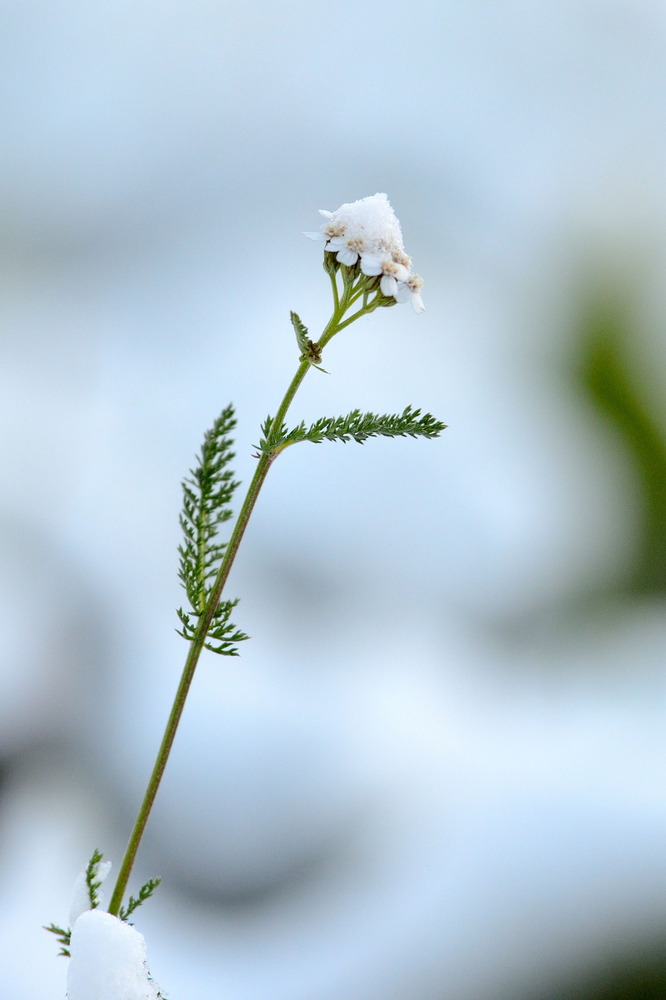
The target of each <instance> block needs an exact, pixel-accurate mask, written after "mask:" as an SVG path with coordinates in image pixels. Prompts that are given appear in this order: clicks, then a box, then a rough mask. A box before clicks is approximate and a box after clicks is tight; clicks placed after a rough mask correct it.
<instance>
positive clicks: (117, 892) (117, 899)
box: [109, 281, 363, 916]
mask: <svg viewBox="0 0 666 1000" xmlns="http://www.w3.org/2000/svg"><path fill="white" fill-rule="evenodd" d="M336 287H337V286H336ZM354 293H355V294H354ZM357 298H358V286H357V285H354V284H353V283H352V282H349V281H345V282H344V284H343V292H342V295H341V297H339V298H338V296H337V295H336V296H335V297H334V309H333V315H332V316H331V319H330V320H329V322H328V324H327V325H326V327H325V329H324V332H323V333H322V336H321V337H320V340H319V343H320V345H321V347H322V348H323V347H324V346H325V345H326V344H327V343H328V342H329V340H330V339H331V338H332V337H333V336H335V334H336V333H337V332H338V330H340V329H342V327H343V326H347V325H348V324H347V322H345V323H343V322H342V317H343V315H344V313H345V312H346V311H347V309H348V308H349V306H350V305H351V304H352V303H353V302H354V301H355V300H356V299H357ZM362 312H363V310H360V311H359V312H358V313H355V314H354V318H357V316H359V315H361V313H362ZM309 368H310V363H309V361H302V362H301V364H300V365H299V366H298V369H297V371H296V374H295V375H294V377H293V379H292V380H291V382H290V384H289V387H288V389H287V391H286V393H285V394H284V398H283V400H282V402H281V403H280V406H279V407H278V410H277V413H276V414H275V417H273V419H272V421H271V424H270V427H269V428H268V432H267V438H268V440H270V438H271V436H275V438H276V439H277V438H278V437H279V434H280V430H281V428H282V424H283V422H284V418H285V416H286V414H287V410H288V409H289V407H290V405H291V403H292V401H293V399H294V396H295V395H296V393H297V391H298V389H299V387H300V385H301V383H302V381H303V379H304V378H305V376H306V374H307V372H308V370H309ZM280 451H281V448H280V447H276V448H275V449H274V450H272V451H269V452H267V453H265V454H262V455H261V456H260V457H259V460H258V462H257V467H256V469H255V472H254V476H253V477H252V480H251V482H250V485H249V487H248V490H247V493H246V495H245V499H244V500H243V504H242V506H241V509H240V511H239V513H238V518H237V519H236V523H235V525H234V529H233V531H232V533H231V537H230V538H229V542H228V544H227V546H226V549H225V552H224V557H223V559H222V562H221V565H220V569H219V571H218V574H217V577H216V579H215V584H214V586H213V589H212V591H211V595H210V598H209V599H208V602H207V604H206V607H205V609H204V611H203V613H202V614H201V617H200V618H199V624H198V626H197V629H196V632H195V634H194V636H193V638H192V640H191V642H190V648H189V651H188V654H187V659H186V660H185V666H184V667H183V672H182V675H181V678H180V682H179V684H178V688H177V690H176V695H175V698H174V701H173V705H172V707H171V712H170V714H169V718H168V720H167V724H166V727H165V730H164V735H163V737H162V742H161V744H160V748H159V750H158V753H157V758H156V760H155V765H154V767H153V771H152V774H151V776H150V779H149V781H148V786H147V788H146V792H145V795H144V797H143V801H142V803H141V807H140V809H139V812H138V815H137V817H136V821H135V823H134V827H133V829H132V832H131V834H130V838H129V841H128V844H127V848H126V850H125V855H124V857H123V860H122V863H121V865H120V870H119V872H118V878H117V879H116V885H115V888H114V890H113V895H112V896H111V901H110V903H109V913H111V914H114V915H115V916H117V915H118V912H119V911H120V907H121V906H122V901H123V897H124V895H125V891H126V889H127V883H128V881H129V877H130V874H131V871H132V867H133V865H134V861H135V859H136V855H137V851H138V849H139V844H140V843H141V838H142V837H143V834H144V831H145V829H146V824H147V822H148V817H149V816H150V812H151V810H152V807H153V803H154V802H155V797H156V795H157V790H158V788H159V786H160V782H161V781H162V776H163V774H164V769H165V768H166V765H167V761H168V759H169V754H170V752H171V748H172V746H173V741H174V738H175V736H176V731H177V729H178V724H179V722H180V718H181V716H182V714H183V708H184V707H185V701H186V699H187V695H188V692H189V690H190V685H191V683H192V678H193V677H194V672H195V670H196V668H197V664H198V662H199V657H200V656H201V651H202V649H203V648H204V643H205V641H206V636H207V635H208V629H209V628H210V625H211V622H212V620H213V616H214V614H215V611H216V609H217V606H218V604H219V603H220V599H221V596H222V591H223V589H224V586H225V584H226V582H227V579H228V577H229V573H230V572H231V567H232V566H233V563H234V559H235V558H236V553H237V552H238V548H239V546H240V543H241V541H242V539H243V535H244V534H245V529H246V527H247V524H248V521H249V520H250V516H251V514H252V511H253V510H254V505H255V503H256V501H257V497H258V496H259V492H260V490H261V487H262V486H263V484H264V481H265V479H266V476H267V475H268V470H269V469H270V467H271V465H272V463H273V461H274V460H275V458H276V457H277V455H278V454H279V452H280Z"/></svg>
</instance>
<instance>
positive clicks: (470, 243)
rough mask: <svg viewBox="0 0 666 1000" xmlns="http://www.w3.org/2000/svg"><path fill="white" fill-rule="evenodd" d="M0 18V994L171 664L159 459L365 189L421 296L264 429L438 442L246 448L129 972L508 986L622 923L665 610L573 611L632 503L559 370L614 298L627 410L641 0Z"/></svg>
mask: <svg viewBox="0 0 666 1000" xmlns="http://www.w3.org/2000/svg"><path fill="white" fill-rule="evenodd" d="M1 39H2V48H3V53H2V58H1V60H0V65H1V66H2V85H1V86H2V104H3V108H4V110H3V112H2V118H1V121H2V140H1V150H2V151H1V153H0V156H1V161H2V170H1V171H0V205H1V216H2V225H1V229H0V253H1V255H2V302H1V310H2V351H1V353H2V362H1V365H0V406H1V408H2V428H3V430H2V438H1V440H2V444H1V446H0V447H1V452H0V454H1V455H2V470H3V476H2V484H1V486H0V490H1V492H0V546H1V550H2V553H3V555H2V577H1V583H0V586H1V588H2V591H1V593H2V602H1V603H0V607H1V609H2V610H1V611H0V614H2V621H1V626H2V628H1V634H0V643H1V646H0V654H1V657H2V659H1V662H0V751H1V752H2V755H3V758H2V759H3V761H4V769H3V771H2V775H3V777H4V783H3V785H2V787H1V791H2V793H3V794H2V797H1V798H0V893H1V897H2V907H0V929H1V934H2V940H3V945H4V954H5V957H4V959H3V972H2V981H1V982H0V997H1V998H2V1000H4V998H7V1000H37V998H39V1000H56V998H62V996H63V995H64V989H65V986H64V977H65V963H64V962H63V960H62V959H60V960H56V959H55V958H54V957H53V956H54V954H55V948H54V945H55V940H50V939H49V936H48V935H46V934H45V933H44V932H43V931H42V930H40V924H42V923H46V922H48V921H50V920H55V921H57V922H63V921H64V922H66V921H67V914H68V900H69V894H70V891H71V887H72V884H73V881H74V878H75V876H76V874H77V872H78V871H79V869H80V868H81V867H83V865H84V864H85V861H86V859H87V857H88V856H89V854H90V852H91V851H92V849H93V848H94V847H99V848H100V849H102V850H103V851H104V852H105V854H106V855H107V856H109V857H112V858H113V860H114V861H115V862H116V864H117V863H118V861H119V859H120V856H121V854H122V850H123V847H124V842H125V839H126V837H127V835H128V831H129V828H130V825H131V822H132V819H133V813H134V810H135V808H136V804H137V801H138V798H139V796H140V794H141V789H142V785H143V782H144V779H145V777H146V775H147V772H148V770H149V767H150V764H151V760H152V754H153V752H154V748H155V747H156V744H157V741H158V739H159V735H160V732H161V728H162V725H163V721H164V718H165V716H166V712H167V711H168V706H169V703H170V699H171V696H172V693H173V690H174V688H175V684H176V679H177V676H178V673H179V670H180V666H181V663H182V658H183V654H184V646H183V643H182V641H181V640H179V639H178V638H177V637H176V636H175V634H174V632H173V629H174V627H175V616H174V613H173V608H174V607H175V605H176V604H178V603H180V601H181V595H180V590H179V587H178V583H177V580H176V574H175V570H176V553H175V549H176V545H177V543H178V530H177V514H178V509H179V504H180V488H179V481H180V478H181V477H182V475H183V474H184V473H185V472H186V470H187V468H188V466H189V465H190V464H191V463H192V459H193V455H194V452H195V451H196V450H197V449H198V447H199V443H200V439H201V436H202V433H203V430H204V429H205V428H206V427H207V426H209V425H210V424H211V422H212V420H213V418H214V417H215V416H216V415H217V413H218V412H219V410H220V409H221V408H222V407H223V406H224V405H226V403H227V402H228V400H229V399H233V400H234V402H235V404H236V406H237V409H238V417H239V428H238V460H237V469H238V473H239V475H240V476H241V477H242V478H243V479H244V480H245V481H247V479H248V477H249V475H251V471H252V468H253V459H252V444H253V443H254V442H256V440H257V437H258V430H257V428H258V424H259V421H260V420H261V419H262V418H263V417H264V416H265V415H266V413H267V412H269V410H271V409H274V408H275V406H276V403H277V401H278V400H279V398H280V396H281V393H282V392H283V390H284V387H285V386H286V383H287V380H288V379H289V378H290V377H291V373H292V371H293V369H294V364H295V361H296V345H295V341H294V338H293V333H292V331H291V328H290V325H289V322H288V313H289V310H290V309H296V310H298V311H299V313H300V314H301V316H302V318H303V320H304V321H305V322H306V323H307V324H308V325H309V326H310V327H311V330H312V332H316V331H317V329H320V328H321V326H322V324H323V323H324V322H325V320H326V318H327V316H328V311H329V307H330V304H329V291H328V281H327V279H326V277H325V275H324V274H323V271H322V270H321V251H320V248H319V247H318V246H317V245H316V244H313V243H311V242H310V241H308V240H305V239H304V238H303V237H302V235H301V233H302V231H304V230H311V229H313V228H315V227H316V226H317V225H318V222H319V216H318V215H317V210H318V209H319V208H327V209H329V210H332V209H335V208H336V207H337V206H338V205H339V204H340V203H342V202H343V201H351V200H354V199H356V198H359V197H363V196H364V195H367V194H373V193H375V192H376V191H386V192H387V193H388V195H389V198H390V199H391V201H392V204H393V206H394V208H395V210H396V212H397V214H398V216H399V218H400V220H401V222H402V225H403V230H404V233H405V242H406V247H407V250H408V252H409V253H411V254H412V256H413V258H414V265H415V268H416V270H417V271H419V272H420V273H421V274H423V276H424V278H425V280H426V285H425V290H424V299H425V303H426V307H427V311H426V313H425V314H424V315H423V316H419V317H417V316H415V315H414V314H413V312H412V311H411V309H410V308H409V306H401V307H399V308H395V309H391V310H386V311H383V312H381V313H378V314H375V315H374V316H372V317H371V318H370V319H368V320H365V321H363V322H362V323H359V324H357V325H355V326H353V327H352V328H350V329H349V330H348V331H347V333H345V335H344V336H340V337H339V338H338V339H337V340H336V341H334V343H333V344H332V345H331V347H330V349H329V351H328V352H327V355H326V359H325V366H326V368H327V369H328V370H329V371H330V372H331V374H330V376H326V375H321V374H320V373H318V372H312V373H311V375H309V376H308V380H307V382H306V385H305V387H304V389H303V391H302V393H301V394H300V395H299V397H298V399H297V401H296V404H295V406H294V411H293V412H294V417H295V418H297V419H301V418H306V419H307V418H309V417H314V416H318V415H319V414H321V413H327V414H334V413H339V412H345V411H346V410H348V409H351V408H353V407H355V406H360V407H361V408H367V409H375V410H389V411H390V410H399V409H401V408H402V407H403V406H404V405H405V404H406V403H413V404H415V405H421V406H423V407H424V408H426V409H429V410H431V411H433V412H434V413H435V414H436V415H437V416H438V417H439V418H441V419H443V420H445V421H446V422H447V423H448V424H449V425H450V427H449V429H448V430H447V431H446V432H445V434H444V435H443V437H442V438H441V439H440V440H439V441H437V442H430V443H427V442H425V443H424V442H416V443H415V442H371V443H368V444H367V445H366V446H365V447H364V448H359V447H357V446H355V445H353V444H349V445H347V446H344V447H343V446H333V445H331V446H328V447H326V446H321V447H319V448H315V447H313V446H309V445H302V446H300V447H299V448H294V449H292V450H291V451H290V452H288V453H287V454H285V455H284V456H283V457H282V458H281V459H280V461H279V462H278V463H277V464H276V466H275V468H274V470H273V471H272V472H271V476H270V478H269V481H268V484H267V487H266V490H265V493H264V494H263V495H262V497H261V500H260V503H259V506H258V508H257V511H256V517H255V519H254V521H253V523H252V526H251V529H250V530H249V532H248V535H247V539H246V544H245V545H244V547H243V550H242V553H241V556H240V558H239V560H238V563H237V566H236V568H235V569H234V574H233V579H232V584H231V586H232V590H233V593H234V594H238V595H240V596H241V598H242V601H241V604H240V606H239V608H238V615H237V620H238V623H239V625H240V626H241V627H242V628H244V629H246V630H247V631H248V632H250V633H251V634H252V636H253V639H252V642H251V643H249V644H247V645H246V646H245V647H244V648H243V649H242V658H241V659H240V660H234V661H230V660H225V661H218V660H217V659H215V658H213V657H210V658H209V659H207V660H205V661H204V662H203V663H202V666H201V670H200V673H199V675H198V676H197V678H196V682H195V685H194V688H193V691H192V698H191V703H190V704H189V705H188V708H187V711H186V716H185V719H184V722H183V729H182V732H181V734H180V735H179V739H178V742H177V744H176V747H175V750H174V757H173V761H172V763H171V765H170V769H169V773H168V776H167V779H166V781H165V784H164V787H163V789H162V792H161V794H160V798H159V802H158V808H157V810H156V814H155V816H154V820H153V822H152V824H151V827H150V833H149V837H148V839H147V841H146V844H145V847H144V850H143V852H142V855H141V859H140V865H139V869H140V870H139V871H138V872H137V873H136V874H137V880H138V878H139V877H140V876H143V877H148V876H149V875H152V874H161V875H163V876H164V879H165V884H164V887H163V888H162V889H161V890H160V892H159V897H158V899H157V900H156V901H154V902H153V903H151V904H150V905H149V906H146V907H145V909H144V911H142V912H141V913H140V915H139V919H138V926H139V928H140V929H141V930H142V932H143V933H144V934H145V936H146V938H147V941H148V946H149V952H150V956H151V966H152V970H153V972H154V975H155V977H156V978H157V980H158V981H159V982H160V983H161V984H162V985H163V986H164V988H165V989H166V991H167V992H168V994H169V996H170V997H171V998H172V1000H199V998H203V997H206V996H212V997H216V998H223V1000H226V998H229V1000H375V998H377V1000H379V998H381V1000H437V998H441V997H455V998H456V1000H467V998H469V1000H478V998H486V1000H487V998H504V997H507V998H508V997H511V998H517V997H523V996H524V997H533V996H537V995H538V996H539V997H547V996H551V995H552V996H555V995H556V993H557V988H558V983H560V982H561V981H566V980H567V977H574V978H575V977H576V976H577V975H578V974H579V973H581V972H582V971H583V970H586V969H587V968H589V967H593V966H594V963H595V962H597V961H600V960H601V959H603V958H604V957H605V956H607V955H608V954H613V953H614V952H616V953H624V951H625V950H630V949H631V946H632V942H633V941H641V940H642V939H643V938H646V939H650V938H651V937H654V936H655V935H657V934H658V933H659V932H661V933H663V930H664V923H665V921H666V903H665V899H666V895H665V894H666V846H665V845H666V802H665V800H664V778H665V777H666V753H665V744H664V723H665V722H666V702H665V695H666V678H665V674H664V665H665V662H666V623H665V621H664V615H663V604H662V603H661V600H660V599H658V598H656V597H654V595H653V596H652V597H651V598H650V599H649V600H634V601H629V600H623V601H616V602H614V603H613V604H611V605H609V607H608V608H607V610H606V612H605V613H601V612H600V611H599V608H598V607H597V610H596V613H595V614H594V615H592V614H587V613H586V612H585V610H584V608H585V600H584V598H585V596H586V595H590V594H594V593H595V592H598V591H600V590H603V589H604V587H606V586H607V584H608V583H609V581H610V582H612V581H613V580H615V579H618V578H621V576H622V572H623V567H625V566H626V565H627V563H628V561H630V559H631V557H632V551H633V548H632V547H633V545H634V542H635V538H636V533H637V530H638V528H637V524H638V518H639V510H638V497H637V493H636V489H635V484H634V481H633V479H632V472H631V467H630V465H629V464H628V463H627V461H626V460H625V456H624V455H623V453H622V452H621V450H620V449H619V448H618V447H617V442H616V438H615V437H614V435H613V433H612V431H611V430H610V429H608V428H607V427H605V426H604V425H603V422H602V421H601V420H600V418H599V417H598V415H596V414H595V413H594V412H593V410H592V409H591V407H590V406H589V405H588V403H587V402H586V401H585V399H584V398H583V396H582V394H581V393H580V392H578V391H577V390H576V388H575V386H574V383H573V381H572V378H571V369H572V366H573V363H574V359H575V356H576V351H577V346H576V342H575V336H574V333H573V331H574V329H575V325H576V315H577V313H576V310H577V308H578V305H579V298H580V294H581V290H582V289H584V288H585V287H587V286H588V285H592V286H594V287H596V283H599V284H600V285H601V286H603V285H604V284H607V285H609V286H615V287H617V286H618V285H620V286H622V285H623V283H626V284H627V286H628V287H630V288H631V290H632V292H633V293H634V294H635V300H636V302H637V303H638V304H637V306H636V313H635V316H634V324H633V328H634V330H635V338H634V340H633V342H632V350H631V364H632V366H633V369H632V370H633V371H634V373H635V375H636V377H637V378H638V379H639V381H640V382H641V384H642V386H643V390H644V392H645V394H646V397H647V398H649V399H650V400H651V405H652V407H653V409H654V412H655V413H656V414H657V415H658V417H659V419H660V420H661V421H662V428H663V422H664V420H666V410H665V408H664V402H663V384H664V380H663V372H664V366H665V361H666V358H665V353H666V344H665V341H664V336H663V330H664V319H665V318H666V302H665V301H664V291H663V290H664V267H665V264H666V236H665V232H666V229H665V223H666V179H665V178H666V155H665V154H666V128H665V124H666V121H665V118H666V115H665V112H666V89H665V86H666V72H665V65H666V64H665V59H666V8H665V7H664V5H663V4H662V3H660V2H656V0H655V2H650V0H606V2H603V0H578V2H573V0H568V2H566V0H564V2H563V0H543V2H538V3H537V2H534V3H521V2H518V0H515V2H509V0H500V2H497V3H480V2H469V0H464V2H463V0H455V2H446V3H436V2H416V3H412V4H410V5H402V4H390V3H389V4H374V3H367V2H356V3H350V2H346V0H341V2H338V3H335V4H332V3H327V4H320V3H316V2H312V0H311V2H308V3H305V2H296V3H291V4H288V5H277V4H269V3H261V2H249V3H246V4H244V5H239V4H229V3H223V2H215V3H214V2H211V0H187V2H186V0H172V2H166V0H163V2H157V0H153V2H150V0H134V2H118V0H113V2H110V0H95V2H94V3H85V2H69V3H56V2H40V0H28V2H25V3H13V4H12V3H6V4H4V5H3V6H2V33H1ZM574 608H579V610H580V609H581V608H582V610H580V613H577V614H573V613H572V609H574ZM136 885H137V881H136V880H135V882H134V883H133V888H134V889H135V890H136ZM538 991H541V992H538Z"/></svg>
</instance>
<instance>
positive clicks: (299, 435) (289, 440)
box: [259, 406, 446, 454]
mask: <svg viewBox="0 0 666 1000" xmlns="http://www.w3.org/2000/svg"><path fill="white" fill-rule="evenodd" d="M267 424H268V426H266V425H264V428H262V430H264V437H263V438H262V440H261V442H260V444H259V450H260V451H262V452H263V453H265V454H266V453H269V452H273V451H276V450H281V449H282V448H286V447H287V446H288V445H291V444H297V443H298V442H300V441H311V442H312V443H313V444H320V443H321V442H322V441H342V442H343V443H346V442H347V441H357V442H358V443H359V444H363V442H364V441H367V440H368V438H371V437H423V438H436V437H439V435H440V434H441V433H442V431H443V430H444V429H445V427H446V424H443V423H441V422H440V421H439V420H436V419H435V418H434V417H433V416H432V414H430V413H426V414H424V415H423V416H422V415H421V410H418V409H414V408H413V407H411V406H407V407H405V409H404V410H403V411H402V413H384V414H381V415H379V414H377V413H361V411H360V410H352V411H351V413H348V414H347V415H346V416H344V417H320V418H319V420H315V422H314V423H313V424H311V425H310V426H309V427H308V426H306V424H305V423H300V424H298V426H297V427H294V428H293V429H292V430H287V428H286V427H284V426H283V427H282V428H280V432H279V433H276V431H274V429H273V427H272V426H271V424H270V420H269V421H268V422H267Z"/></svg>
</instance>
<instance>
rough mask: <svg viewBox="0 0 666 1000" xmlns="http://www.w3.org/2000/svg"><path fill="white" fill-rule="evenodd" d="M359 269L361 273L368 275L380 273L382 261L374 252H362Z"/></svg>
mask: <svg viewBox="0 0 666 1000" xmlns="http://www.w3.org/2000/svg"><path fill="white" fill-rule="evenodd" d="M361 270H362V271H363V274H367V275H368V276H369V277H373V276H375V275H377V274H381V273H382V270H383V268H382V262H381V260H380V258H379V257H377V255H376V254H374V253H362V254H361Z"/></svg>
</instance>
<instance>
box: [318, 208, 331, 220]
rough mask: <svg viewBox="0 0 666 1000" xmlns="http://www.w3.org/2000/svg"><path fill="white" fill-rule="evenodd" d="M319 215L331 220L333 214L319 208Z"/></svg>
mask: <svg viewBox="0 0 666 1000" xmlns="http://www.w3.org/2000/svg"><path fill="white" fill-rule="evenodd" d="M319 214H320V215H323V216H324V218H325V219H332V218H333V212H327V211H326V209H325V208H320V209H319Z"/></svg>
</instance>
